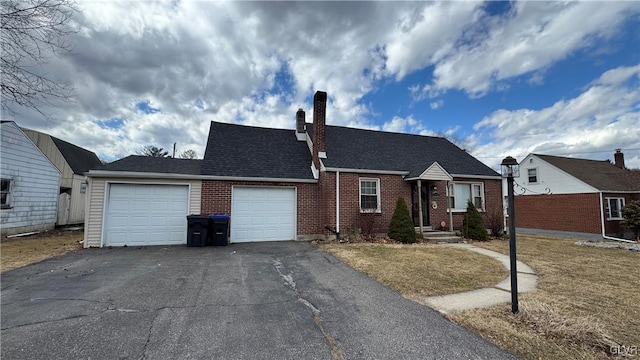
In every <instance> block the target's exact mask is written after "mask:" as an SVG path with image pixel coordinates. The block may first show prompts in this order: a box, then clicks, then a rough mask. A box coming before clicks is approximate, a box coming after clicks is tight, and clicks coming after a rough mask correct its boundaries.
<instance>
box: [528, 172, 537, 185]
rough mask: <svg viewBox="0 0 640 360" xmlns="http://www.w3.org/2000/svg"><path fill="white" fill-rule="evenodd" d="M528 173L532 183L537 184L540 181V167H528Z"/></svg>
mask: <svg viewBox="0 0 640 360" xmlns="http://www.w3.org/2000/svg"><path fill="white" fill-rule="evenodd" d="M527 175H528V176H529V183H530V184H535V183H537V182H538V169H528V170H527Z"/></svg>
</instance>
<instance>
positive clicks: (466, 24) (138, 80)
mask: <svg viewBox="0 0 640 360" xmlns="http://www.w3.org/2000/svg"><path fill="white" fill-rule="evenodd" d="M484 6H485V4H483V3H480V2H458V1H451V2H438V3H428V2H418V3H410V2H344V3H343V2H210V1H203V2H189V1H178V2H176V1H154V2H151V1H121V2H118V1H86V2H80V4H79V7H80V8H81V10H82V13H81V14H80V15H79V16H78V17H77V19H76V21H77V23H78V26H79V27H80V32H79V33H78V34H77V35H76V36H74V37H72V38H70V40H71V41H72V42H73V43H74V46H75V49H74V51H73V53H72V54H70V55H68V56H64V57H61V58H57V59H55V60H54V61H52V62H51V63H50V64H49V65H48V68H47V69H45V70H47V71H48V72H50V73H54V74H56V75H59V76H60V77H61V78H67V79H70V80H72V81H73V83H74V84H75V87H76V98H75V101H74V102H72V103H61V104H59V103H56V104H55V106H54V107H52V108H51V109H50V110H51V111H52V115H53V116H52V119H51V120H50V121H48V122H46V121H44V120H43V119H42V118H41V117H39V116H38V115H37V114H34V113H33V112H30V111H20V112H19V113H20V115H19V116H18V117H17V118H16V120H17V122H18V123H19V124H20V125H22V126H26V127H30V128H34V129H37V130H42V131H46V132H49V133H51V134H52V135H54V136H58V137H61V138H63V139H65V140H67V141H70V142H73V143H75V144H78V145H80V146H84V147H86V148H88V149H91V150H94V151H96V152H98V153H99V154H100V155H101V156H103V157H106V158H109V159H114V158H118V157H121V156H125V155H128V154H131V153H134V152H135V151H136V150H138V149H140V148H141V147H142V146H144V145H148V144H154V145H157V146H160V147H164V148H165V149H169V148H171V147H172V145H173V143H174V142H177V143H178V145H177V146H178V149H183V150H184V149H185V148H192V149H194V150H196V151H197V152H198V153H199V155H201V156H202V154H203V150H204V146H205V142H206V135H207V133H208V129H209V122H210V121H212V120H215V121H222V122H235V123H245V124H251V125H259V126H269V127H280V128H293V125H294V119H295V111H296V110H297V109H298V108H299V107H302V108H304V109H305V110H306V111H307V114H308V121H311V114H312V111H311V104H310V99H311V97H312V95H313V93H314V92H315V91H316V90H324V91H327V92H328V95H329V102H328V104H327V122H328V123H329V124H338V125H347V126H354V127H363V128H376V129H385V130H388V131H402V132H412V133H422V134H426V135H433V131H432V130H429V128H428V127H427V126H424V125H422V122H421V120H422V119H420V118H419V117H418V115H417V113H416V115H412V116H405V117H396V118H392V119H391V120H389V121H388V122H386V123H384V124H381V125H379V124H377V123H376V122H375V119H376V118H377V114H374V111H375V110H376V109H375V106H371V105H370V104H363V103H362V98H363V96H364V95H366V94H370V93H373V92H375V91H376V90H377V88H376V87H378V86H384V85H385V84H386V83H389V82H393V81H397V80H398V79H403V78H406V77H407V76H408V75H409V74H412V73H414V72H416V71H418V70H422V69H425V68H428V69H433V71H434V72H433V79H429V78H426V79H417V80H415V82H418V83H419V85H414V86H412V87H411V88H410V90H409V91H410V95H411V97H412V98H413V100H414V101H419V100H423V99H427V98H428V99H433V100H430V102H429V105H430V106H431V108H432V109H434V110H435V109H441V108H442V106H443V105H444V101H443V100H442V99H435V98H437V97H439V96H441V95H443V94H444V93H445V92H446V91H447V90H449V89H461V90H464V91H466V92H468V93H469V94H473V95H474V96H479V95H481V94H484V93H485V92H486V91H491V90H492V89H500V88H506V87H508V86H509V84H508V80H509V79H510V78H513V77H517V76H519V75H522V74H528V75H529V77H530V79H531V82H533V83H540V82H543V81H544V71H545V70H546V69H547V68H548V67H549V66H552V65H553V64H554V62H556V61H558V60H560V59H563V58H565V57H566V56H568V55H570V54H571V53H573V52H574V51H575V50H576V49H581V48H585V47H588V46H589V45H590V44H591V43H592V40H593V39H597V38H602V37H606V36H609V35H610V34H611V33H612V32H613V31H615V28H616V27H617V26H618V25H619V24H620V23H621V21H622V20H623V19H624V18H625V16H627V17H628V16H629V14H632V13H634V12H636V13H637V12H638V9H637V7H636V8H634V7H633V6H634V3H633V2H612V3H607V6H602V3H574V2H569V3H554V2H549V3H538V2H525V3H514V10H513V12H512V13H510V14H508V15H507V16H504V15H503V16H502V17H498V16H495V17H491V16H488V15H487V14H485V13H484V11H485V9H484ZM576 22H579V23H580V26H576V25H575V24H576ZM523 59H524V61H523ZM634 71H635V72H634ZM629 73H632V74H636V75H634V76H637V71H636V70H629V69H614V70H611V71H610V72H607V73H605V74H603V75H602V77H600V78H599V79H597V80H595V81H594V83H593V84H590V90H585V91H584V93H583V95H581V96H580V97H579V98H576V99H574V100H573V101H572V102H571V103H568V102H564V101H562V102H558V104H556V105H554V106H553V107H550V108H548V109H542V110H538V111H536V110H524V109H523V110H514V111H507V110H502V111H497V112H495V113H494V114H492V115H491V116H489V117H487V119H485V120H486V122H485V124H484V125H483V126H482V128H481V129H480V130H485V129H494V128H498V127H499V126H502V127H501V128H500V131H501V132H503V131H504V132H507V133H508V132H509V131H511V133H512V134H513V135H514V136H515V135H518V134H522V132H520V130H519V129H520V128H519V127H514V126H516V125H517V124H520V125H518V126H520V127H522V128H524V129H526V131H527V132H528V133H531V135H530V136H534V135H535V134H536V133H539V132H540V133H544V131H538V130H537V129H536V128H535V127H533V128H531V127H528V126H527V124H529V122H531V121H533V122H538V123H545V121H547V120H546V119H547V117H553V116H555V117H558V116H562V117H564V118H566V119H573V118H576V117H577V118H582V117H589V116H591V118H593V119H592V120H590V121H604V120H602V119H611V118H615V119H616V121H618V122H624V121H627V122H629V121H632V120H633V119H632V118H631V119H630V120H625V119H627V118H626V117H625V113H624V111H625V110H623V109H624V107H622V106H618V105H616V104H611V106H609V107H602V106H597V105H595V104H594V102H595V101H600V99H601V98H603V97H604V96H605V95H604V94H605V93H606V92H607V91H608V89H609V88H611V87H613V88H616V89H618V88H619V87H616V86H614V85H612V84H613V83H618V84H619V81H620V80H618V79H627V80H628V79H629V77H630V76H631V75H629ZM282 78H286V82H287V86H284V87H281V86H277V85H278V84H279V83H278V82H279V81H280V80H281V79H282ZM627 80H625V81H627ZM405 86H406V85H405ZM617 94H618V100H619V101H620V102H621V103H622V102H624V101H627V102H629V101H632V99H630V98H629V96H633V94H634V93H624V91H622V90H621V92H619V93H617ZM625 96H626V97H627V98H625ZM606 100H608V101H613V100H612V99H606ZM135 101H150V103H151V104H152V105H153V107H156V108H159V109H161V111H160V112H157V113H153V114H145V113H143V112H140V111H137V110H136V109H135V107H134V102H135ZM636 103H637V100H636ZM197 104H198V105H197ZM451 104H453V103H451ZM449 108H450V106H449V104H448V106H447V108H446V109H443V110H448V109H449ZM560 108H561V109H560ZM627 108H628V106H627ZM561 110H562V111H561ZM633 111H637V109H636V110H633ZM633 111H630V112H628V113H626V114H627V115H626V116H631V117H633V116H634V115H635V114H636V113H634V112H633ZM440 112H442V111H440ZM546 114H548V115H546ZM110 119H121V120H122V126H120V127H116V128H108V127H106V126H104V122H105V121H108V120H110ZM598 119H600V120H598ZM503 120H504V121H508V122H513V124H512V125H511V126H504V125H500V123H499V122H500V121H503ZM494 122H495V123H494ZM447 125H449V124H448V123H447ZM606 125H607V124H604V123H603V125H602V126H606ZM577 126H578V127H580V126H582V127H583V128H585V129H587V130H585V131H589V129H591V128H589V127H586V125H585V126H583V125H580V124H578V125H577ZM454 127H455V124H451V128H454ZM560 127H561V126H560ZM613 127H614V128H617V127H616V126H613ZM454 132H455V131H454ZM558 134H560V135H562V133H558ZM474 136H476V138H474V141H476V140H477V142H478V143H481V140H482V134H478V135H474ZM527 136H529V135H527ZM505 141H506V140H505ZM631 161H633V160H631Z"/></svg>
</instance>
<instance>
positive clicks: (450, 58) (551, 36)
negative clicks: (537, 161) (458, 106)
mask: <svg viewBox="0 0 640 360" xmlns="http://www.w3.org/2000/svg"><path fill="white" fill-rule="evenodd" d="M638 11H639V8H638V6H637V4H636V3H634V2H624V1H619V2H609V3H607V4H606V6H603V3H602V2H539V1H521V2H514V3H513V9H512V11H511V13H510V14H508V15H507V16H503V17H502V18H500V19H491V18H489V17H487V16H488V15H485V16H484V17H482V18H481V19H480V20H479V21H477V22H475V23H473V24H471V28H470V30H469V33H470V34H474V35H473V36H472V37H473V38H474V39H480V40H479V41H469V43H467V44H464V45H461V46H458V47H457V48H455V49H453V50H452V51H450V52H449V53H448V54H447V56H446V57H444V58H443V59H442V60H441V61H438V62H437V64H436V65H435V70H434V73H433V74H434V80H433V84H432V85H433V87H434V88H436V89H439V90H447V89H458V90H463V91H465V92H467V93H468V94H470V95H471V96H482V95H484V94H486V93H487V92H488V91H490V90H492V89H493V88H495V87H496V86H497V84H499V83H500V82H501V81H504V80H507V79H510V78H513V77H516V76H519V75H523V74H528V73H531V72H534V71H541V70H542V71H543V70H544V69H546V68H547V67H548V66H550V65H551V64H553V63H554V62H556V61H559V60H562V59H565V58H566V57H568V56H569V55H571V54H572V53H573V52H575V51H576V50H578V49H582V48H585V47H588V46H590V45H592V44H593V41H594V39H597V38H606V37H608V36H610V35H611V33H612V32H613V31H614V30H615V29H616V28H617V27H619V26H620V25H621V24H622V23H623V22H624V21H625V19H627V18H628V15H629V14H630V13H634V12H635V13H637V12H638ZM577 22H579V24H580V25H579V26H576V23H577ZM486 24H488V27H489V30H488V33H487V34H482V33H484V32H485V31H486V30H485V29H484V28H485V26H486ZM478 33H480V35H478ZM470 36H471V35H470ZM540 76H541V75H540V73H538V74H537V75H536V77H534V79H535V81H536V82H540V81H541V80H542V79H541V78H540Z"/></svg>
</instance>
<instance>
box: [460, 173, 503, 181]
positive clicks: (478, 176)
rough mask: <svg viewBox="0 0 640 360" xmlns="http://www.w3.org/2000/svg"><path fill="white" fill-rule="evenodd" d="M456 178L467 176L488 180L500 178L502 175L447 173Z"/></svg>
mask: <svg viewBox="0 0 640 360" xmlns="http://www.w3.org/2000/svg"><path fill="white" fill-rule="evenodd" d="M449 175H451V176H453V177H457V178H469V179H488V180H493V179H497V180H502V176H489V175H465V174H449Z"/></svg>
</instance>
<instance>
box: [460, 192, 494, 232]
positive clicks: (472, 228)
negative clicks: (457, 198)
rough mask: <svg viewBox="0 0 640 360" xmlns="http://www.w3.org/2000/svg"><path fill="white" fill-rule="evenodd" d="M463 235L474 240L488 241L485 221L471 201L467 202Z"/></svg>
mask: <svg viewBox="0 0 640 360" xmlns="http://www.w3.org/2000/svg"><path fill="white" fill-rule="evenodd" d="M462 235H464V236H465V237H467V238H469V239H473V240H487V237H488V236H487V228H485V226H484V219H483V218H482V215H480V213H479V212H478V209H476V207H475V206H474V205H473V203H472V202H471V201H469V202H467V213H466V215H465V216H464V220H463V221H462Z"/></svg>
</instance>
